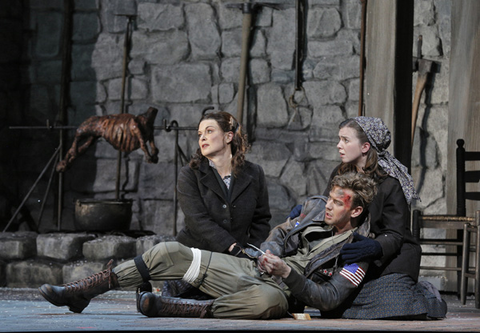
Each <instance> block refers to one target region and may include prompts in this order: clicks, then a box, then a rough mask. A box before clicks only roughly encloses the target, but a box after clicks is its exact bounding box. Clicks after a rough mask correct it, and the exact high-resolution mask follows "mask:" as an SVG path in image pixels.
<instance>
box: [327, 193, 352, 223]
mask: <svg viewBox="0 0 480 333" xmlns="http://www.w3.org/2000/svg"><path fill="white" fill-rule="evenodd" d="M352 200H353V192H352V190H350V189H343V188H341V187H338V186H335V187H334V188H333V189H332V190H331V191H330V195H329V197H328V201H327V204H326V206H325V223H326V224H328V225H331V226H334V227H335V229H336V230H337V231H338V232H343V231H347V230H349V229H351V223H350V220H351V218H352V214H353V212H354V210H355V208H354V207H352Z"/></svg>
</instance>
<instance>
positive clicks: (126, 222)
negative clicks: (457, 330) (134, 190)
mask: <svg viewBox="0 0 480 333" xmlns="http://www.w3.org/2000/svg"><path fill="white" fill-rule="evenodd" d="M131 222H132V200H95V199H83V200H80V199H79V200H77V201H76V203H75V229H76V230H79V231H112V230H119V231H126V230H129V229H130V223H131Z"/></svg>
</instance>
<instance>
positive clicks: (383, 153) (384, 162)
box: [353, 117, 420, 205]
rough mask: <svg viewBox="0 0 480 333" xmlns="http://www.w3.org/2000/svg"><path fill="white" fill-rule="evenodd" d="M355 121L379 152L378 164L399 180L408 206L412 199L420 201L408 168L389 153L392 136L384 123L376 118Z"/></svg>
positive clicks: (357, 118) (358, 118)
mask: <svg viewBox="0 0 480 333" xmlns="http://www.w3.org/2000/svg"><path fill="white" fill-rule="evenodd" d="M353 119H354V120H355V121H356V122H357V124H358V125H359V126H360V127H361V128H362V129H363V131H364V132H365V134H366V135H367V138H368V141H369V142H370V144H371V145H372V147H373V148H375V150H376V151H377V154H378V164H380V166H381V167H382V168H383V170H384V171H385V172H386V173H387V174H388V175H390V176H392V177H393V178H396V179H398V181H399V182H400V185H401V186H402V190H403V194H404V195H405V199H407V202H408V204H409V205H410V203H411V202H412V199H420V197H419V195H418V193H417V191H416V190H415V186H414V185H413V179H412V176H410V174H409V173H408V169H407V167H406V166H405V165H403V164H402V163H401V162H400V161H399V160H397V159H396V158H395V157H393V156H392V154H390V153H389V152H388V151H387V148H388V146H389V145H390V142H391V141H392V136H391V134H390V131H389V129H388V127H387V126H385V124H384V123H383V121H382V120H381V119H380V118H374V117H355V118H353Z"/></svg>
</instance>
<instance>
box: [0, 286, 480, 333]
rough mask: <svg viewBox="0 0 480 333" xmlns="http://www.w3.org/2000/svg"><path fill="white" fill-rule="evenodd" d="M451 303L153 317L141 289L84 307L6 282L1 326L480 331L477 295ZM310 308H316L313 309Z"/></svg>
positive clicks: (2, 329) (17, 328)
mask: <svg viewBox="0 0 480 333" xmlns="http://www.w3.org/2000/svg"><path fill="white" fill-rule="evenodd" d="M442 296H443V297H444V299H445V300H446V301H447V303H448V307H449V310H448V314H447V318H446V319H443V320H431V321H393V320H388V321H387V320H347V319H321V318H318V317H316V316H315V312H314V311H312V312H311V313H312V320H295V319H291V318H284V319H279V320H226V319H196V318H148V317H145V316H143V315H141V314H140V313H138V312H137V310H136V305H135V293H134V292H131V291H112V292H108V293H106V294H104V295H101V296H99V297H97V298H95V299H94V300H92V302H91V303H90V305H89V306H88V307H87V308H86V309H85V310H84V311H83V312H82V313H81V314H74V313H72V312H70V311H68V309H67V308H66V307H56V306H53V305H51V304H50V303H48V302H47V301H45V300H44V299H43V298H42V297H41V296H40V295H39V294H38V292H37V290H36V289H10V288H0V323H1V325H0V332H59V331H62V332H73V331H82V332H90V331H91V332H94V331H103V332H107V331H149V332H151V331H177V332H178V331H201V330H221V331H226V330H228V331H243V330H256V331H263V330H265V331H273V332H275V331H287V330H288V331H313V330H314V331H316V332H332V331H349V332H361V331H408V332H412V331H413V332H462V333H463V332H480V309H475V307H474V300H473V298H471V297H470V298H469V299H468V301H467V304H466V305H462V304H460V301H459V300H458V299H457V297H456V296H454V295H442ZM308 312H310V311H308Z"/></svg>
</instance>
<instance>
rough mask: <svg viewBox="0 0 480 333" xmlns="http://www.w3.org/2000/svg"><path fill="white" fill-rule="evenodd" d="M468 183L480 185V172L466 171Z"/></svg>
mask: <svg viewBox="0 0 480 333" xmlns="http://www.w3.org/2000/svg"><path fill="white" fill-rule="evenodd" d="M465 182H466V183H478V182H480V170H472V171H465Z"/></svg>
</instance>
